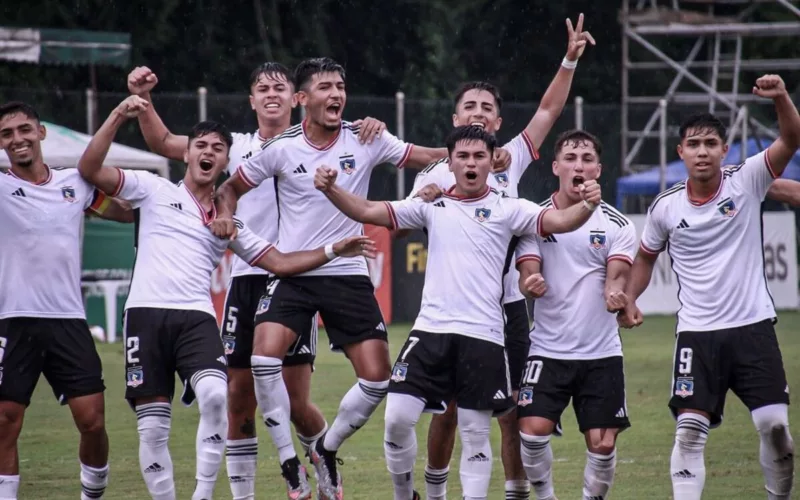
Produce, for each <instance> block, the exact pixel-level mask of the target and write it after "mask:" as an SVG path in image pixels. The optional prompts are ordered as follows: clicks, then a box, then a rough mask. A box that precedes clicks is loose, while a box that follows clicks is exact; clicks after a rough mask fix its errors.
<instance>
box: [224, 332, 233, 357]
mask: <svg viewBox="0 0 800 500" xmlns="http://www.w3.org/2000/svg"><path fill="white" fill-rule="evenodd" d="M222 347H224V348H225V355H226V356H230V355H231V354H233V351H235V350H236V337H233V336H231V335H223V337H222Z"/></svg>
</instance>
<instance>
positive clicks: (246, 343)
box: [220, 274, 270, 368]
mask: <svg viewBox="0 0 800 500" xmlns="http://www.w3.org/2000/svg"><path fill="white" fill-rule="evenodd" d="M269 279H270V277H269V276H267V275H261V274H256V275H249V276H236V277H235V278H232V279H231V282H230V285H229V286H228V294H227V295H226V297H225V306H224V308H223V318H222V325H221V328H220V330H221V332H220V333H221V337H222V345H223V347H224V349H225V356H226V357H227V358H228V366H229V367H230V368H250V356H251V355H252V354H253V335H254V333H253V330H254V329H255V316H256V310H257V309H258V304H259V302H260V300H261V299H262V296H263V295H264V294H265V292H266V291H267V286H268V284H269Z"/></svg>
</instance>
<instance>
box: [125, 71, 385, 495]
mask: <svg viewBox="0 0 800 500" xmlns="http://www.w3.org/2000/svg"><path fill="white" fill-rule="evenodd" d="M157 83H158V78H157V76H156V75H155V73H153V72H152V71H151V70H150V69H149V68H147V67H144V66H142V67H138V68H135V69H134V70H133V71H131V73H130V75H129V76H128V90H129V91H130V92H131V93H132V94H135V95H138V96H140V97H142V98H143V99H145V100H146V101H150V102H151V103H152V101H151V99H150V92H151V91H152V89H153V87H155V85H156V84H157ZM295 105H296V99H295V97H294V84H293V83H292V76H291V73H290V72H289V70H288V69H287V68H286V67H285V66H284V65H282V64H280V63H275V62H267V63H264V64H261V65H259V66H258V67H256V68H255V69H254V70H253V73H252V74H251V75H250V106H251V108H252V109H253V111H254V112H255V115H256V120H257V121H258V129H257V130H256V131H254V132H252V133H236V132H234V133H233V134H232V136H233V145H232V146H231V151H230V159H231V160H230V162H229V163H228V165H227V168H226V171H227V173H228V174H229V175H233V173H234V171H235V169H236V167H238V166H239V164H240V163H241V162H242V161H244V160H246V159H247V158H249V157H250V156H252V155H254V154H255V153H257V152H259V151H261V146H263V145H264V143H265V142H267V141H268V140H269V139H271V138H273V137H276V136H278V135H280V134H281V133H283V132H284V131H286V129H288V128H289V126H290V124H291V118H292V109H293V108H294V107H295ZM359 122H361V123H359ZM359 122H354V123H355V124H357V125H359V124H360V125H361V126H360V127H359V134H358V138H359V140H360V141H362V142H372V140H374V138H375V136H376V135H379V134H380V133H381V132H382V131H383V130H384V129H385V128H386V126H385V124H384V123H383V122H381V121H378V120H375V119H374V118H365V119H364V120H363V121H361V120H359ZM139 124H140V126H141V129H142V133H143V135H144V137H145V140H146V141H147V145H148V146H149V147H150V149H151V150H153V151H154V152H156V153H158V154H160V155H162V156H166V157H168V158H172V159H174V160H178V161H181V160H183V153H184V151H186V149H187V144H188V137H186V136H182V135H175V134H172V133H171V132H170V131H169V130H168V129H167V127H166V126H165V125H164V123H163V122H162V121H161V118H160V117H159V116H158V114H157V113H156V111H155V108H154V107H153V106H152V104H151V105H150V106H148V107H147V109H146V110H145V112H143V113H141V114H140V115H139ZM236 216H237V218H239V220H241V221H242V222H243V223H244V224H246V225H247V227H248V228H250V230H252V231H253V232H255V233H256V235H257V236H259V237H260V238H263V239H265V240H267V241H277V239H278V219H279V217H278V204H277V199H276V195H275V184H274V183H272V182H264V183H262V184H261V185H260V186H259V187H258V188H257V189H254V190H253V191H252V192H250V193H248V194H247V195H246V196H244V197H243V198H242V199H241V201H240V202H239V205H238V207H237V214H236ZM273 280H274V276H272V275H270V274H269V273H268V272H266V271H264V270H263V269H261V268H259V267H257V266H255V267H254V266H250V265H249V264H248V263H247V262H246V261H244V260H242V259H240V258H239V257H236V256H234V259H233V268H232V272H231V281H230V283H229V285H228V295H227V297H226V299H225V307H224V321H223V323H222V332H221V335H222V339H223V344H224V346H225V355H226V356H227V358H228V439H227V445H226V448H225V459H226V462H227V470H228V480H229V483H230V487H231V492H232V494H233V498H234V500H246V499H252V498H253V496H254V495H255V475H256V468H257V454H258V438H257V437H256V427H255V414H256V397H255V392H254V389H253V373H252V371H251V366H250V356H251V355H252V350H253V328H254V326H253V318H254V317H255V314H256V310H257V309H258V304H259V302H260V301H261V299H262V295H263V296H264V299H265V300H269V299H270V297H269V294H268V293H267V289H268V285H270V283H272V282H273ZM316 348H317V319H316V317H315V318H312V320H311V321H310V322H309V326H308V328H306V329H305V330H303V331H302V332H300V333H299V336H298V338H297V341H296V342H295V343H294V344H293V345H292V346H291V348H290V349H289V352H288V353H287V355H286V357H285V358H284V362H283V370H282V373H283V380H284V383H285V384H286V388H287V390H288V392H289V397H290V400H291V411H290V418H291V420H292V423H293V424H294V426H295V430H296V432H297V437H298V439H299V440H300V442H301V443H302V444H303V445H304V446H307V445H308V443H310V442H312V441H314V440H315V439H317V438H319V437H320V436H321V435H322V434H323V433H324V432H325V430H326V429H327V427H328V425H327V423H326V422H325V417H324V416H323V415H322V412H320V410H319V408H317V406H316V405H315V404H314V403H313V402H312V401H311V391H310V386H311V373H312V370H313V368H312V367H313V364H314V359H315V357H316ZM283 475H284V477H285V479H286V481H287V488H288V489H289V491H290V492H291V491H293V490H298V489H299V490H303V489H307V487H306V486H305V485H301V482H304V479H301V478H296V477H293V476H292V470H286V471H283ZM300 476H301V477H302V478H305V477H306V473H305V468H304V467H302V466H301V468H300Z"/></svg>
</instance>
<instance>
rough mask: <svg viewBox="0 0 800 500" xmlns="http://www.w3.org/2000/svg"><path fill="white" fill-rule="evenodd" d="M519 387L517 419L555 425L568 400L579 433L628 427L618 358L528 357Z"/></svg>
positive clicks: (623, 384) (622, 380)
mask: <svg viewBox="0 0 800 500" xmlns="http://www.w3.org/2000/svg"><path fill="white" fill-rule="evenodd" d="M520 385H521V387H520V390H519V397H518V398H517V415H518V417H519V418H525V417H542V418H546V419H548V420H552V421H553V422H558V421H559V418H560V417H561V414H562V413H563V412H564V409H565V408H566V407H567V405H568V404H569V400H570V398H571V399H572V407H573V408H574V409H575V416H576V417H577V420H578V428H579V429H580V431H581V432H586V431H588V430H589V429H620V430H624V429H627V428H628V427H630V426H631V424H630V420H628V405H627V402H626V400H625V373H624V366H623V361H622V356H611V357H608V358H601V359H585V360H584V359H553V358H545V357H542V356H530V357H529V358H528V363H527V365H526V368H525V375H524V376H523V377H522V380H521V382H520Z"/></svg>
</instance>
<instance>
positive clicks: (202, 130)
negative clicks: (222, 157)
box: [189, 120, 233, 149]
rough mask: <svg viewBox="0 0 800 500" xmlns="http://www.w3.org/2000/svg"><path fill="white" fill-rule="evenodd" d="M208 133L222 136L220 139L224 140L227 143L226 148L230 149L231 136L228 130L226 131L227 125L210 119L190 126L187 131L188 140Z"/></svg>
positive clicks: (190, 140) (231, 144) (231, 143)
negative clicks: (190, 128) (189, 129)
mask: <svg viewBox="0 0 800 500" xmlns="http://www.w3.org/2000/svg"><path fill="white" fill-rule="evenodd" d="M208 134H218V135H219V136H220V137H222V140H223V141H225V143H226V144H227V145H228V149H230V148H231V146H233V136H232V135H231V133H230V132H228V127H226V126H225V125H223V124H221V123H219V122H215V121H211V120H206V121H204V122H200V123H198V124H197V125H195V126H194V127H192V130H191V131H190V132H189V142H192V140H194V139H197V138H198V137H202V136H204V135H208Z"/></svg>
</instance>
